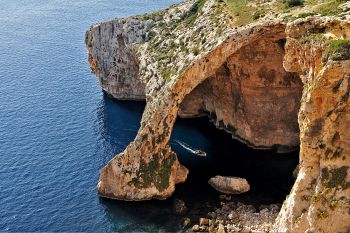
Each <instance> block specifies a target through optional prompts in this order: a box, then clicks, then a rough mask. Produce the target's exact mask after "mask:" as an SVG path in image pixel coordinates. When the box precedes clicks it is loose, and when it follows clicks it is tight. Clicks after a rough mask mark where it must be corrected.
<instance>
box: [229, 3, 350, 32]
mask: <svg viewBox="0 0 350 233" xmlns="http://www.w3.org/2000/svg"><path fill="white" fill-rule="evenodd" d="M223 1H224V2H225V3H226V5H227V6H228V9H229V10H230V11H231V12H232V14H233V16H234V17H235V18H236V24H237V26H242V25H246V24H249V23H251V22H253V21H255V20H257V19H259V18H261V17H264V16H265V15H266V14H267V13H273V14H274V15H275V16H277V15H278V14H279V13H290V14H291V15H290V17H288V18H287V19H294V18H304V17H307V16H311V15H315V14H321V15H324V16H326V15H337V14H339V13H341V12H342V9H340V8H339V5H340V4H342V3H345V2H346V1H347V0H276V1H275V2H266V1H262V0H223Z"/></svg>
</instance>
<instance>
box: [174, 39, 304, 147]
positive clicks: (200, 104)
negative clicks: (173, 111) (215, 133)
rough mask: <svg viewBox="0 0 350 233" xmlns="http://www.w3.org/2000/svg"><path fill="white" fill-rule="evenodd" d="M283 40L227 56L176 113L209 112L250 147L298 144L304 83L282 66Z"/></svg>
mask: <svg viewBox="0 0 350 233" xmlns="http://www.w3.org/2000/svg"><path fill="white" fill-rule="evenodd" d="M284 43H285V40H284V39H283V38H281V39H280V40H276V39H275V40H270V38H266V39H261V40H257V41H255V42H254V43H251V44H248V45H247V46H245V47H243V48H241V49H240V50H239V51H238V52H237V53H235V54H233V55H231V56H230V57H229V58H228V59H227V60H226V62H225V63H224V65H222V66H221V67H220V68H219V70H218V71H217V72H216V74H215V75H214V76H212V77H210V78H208V79H206V80H205V81H204V82H203V83H201V84H200V85H198V86H197V87H196V88H195V89H194V90H193V91H192V92H191V93H190V94H188V95H187V96H186V97H185V99H184V101H183V102H182V103H181V107H180V110H179V115H180V117H193V116H201V115H205V114H208V115H209V116H210V118H211V120H212V121H213V122H214V123H215V125H216V126H217V127H218V128H222V129H225V130H226V131H227V132H230V133H231V134H232V135H233V137H234V138H237V139H239V140H241V141H243V142H245V143H246V144H248V145H251V146H253V147H257V148H261V147H274V146H277V147H280V149H287V148H290V149H292V148H293V147H296V146H298V145H299V126H298V122H297V114H298V110H299V107H300V99H301V92H302V83H301V80H300V78H299V75H297V74H295V73H288V72H286V71H285V70H284V68H283V64H282V61H283V56H284Z"/></svg>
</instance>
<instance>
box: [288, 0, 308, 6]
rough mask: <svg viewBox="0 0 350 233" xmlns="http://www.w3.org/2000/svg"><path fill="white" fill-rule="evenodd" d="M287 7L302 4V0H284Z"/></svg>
mask: <svg viewBox="0 0 350 233" xmlns="http://www.w3.org/2000/svg"><path fill="white" fill-rule="evenodd" d="M284 4H285V5H286V6H287V7H295V6H303V5H304V0H284Z"/></svg>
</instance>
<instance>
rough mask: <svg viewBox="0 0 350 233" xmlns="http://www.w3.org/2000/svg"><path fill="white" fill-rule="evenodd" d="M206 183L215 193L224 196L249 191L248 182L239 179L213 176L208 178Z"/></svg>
mask: <svg viewBox="0 0 350 233" xmlns="http://www.w3.org/2000/svg"><path fill="white" fill-rule="evenodd" d="M208 183H209V184H210V185H211V186H212V187H213V188H214V189H216V190H217V191H219V192H222V193H226V194H240V193H245V192H248V191H249V190H250V186H249V183H248V181H247V180H246V179H243V178H239V177H225V176H215V177H213V178H210V179H209V181H208Z"/></svg>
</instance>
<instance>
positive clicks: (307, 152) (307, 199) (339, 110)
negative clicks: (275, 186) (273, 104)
mask: <svg viewBox="0 0 350 233" xmlns="http://www.w3.org/2000/svg"><path fill="white" fill-rule="evenodd" d="M286 33H287V43H286V46H285V49H286V55H285V58H284V67H285V68H286V70H289V71H293V72H298V73H299V74H300V77H301V79H302V81H303V83H304V91H303V97H302V100H301V108H300V112H299V125H300V141H301V144H300V165H299V166H300V171H299V174H298V177H297V179H296V181H295V184H294V186H293V188H292V191H291V193H290V195H289V196H288V197H287V199H286V201H285V202H284V204H283V206H282V209H281V212H280V214H279V216H278V218H277V220H276V224H275V231H277V232H346V231H347V230H349V229H350V215H349V206H348V205H347V204H345V203H350V188H349V187H350V186H349V184H350V176H349V164H350V147H349V145H350V104H349V93H350V60H348V59H347V60H344V59H338V58H335V57H333V55H332V48H330V47H329V46H330V45H329V39H332V38H350V22H349V21H343V20H334V19H331V18H327V17H325V18H308V19H304V20H298V21H295V22H293V23H290V24H289V25H288V26H287V29H286ZM326 38H329V39H326ZM338 50H339V52H342V51H346V50H345V49H343V48H342V47H339V48H338Z"/></svg>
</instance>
